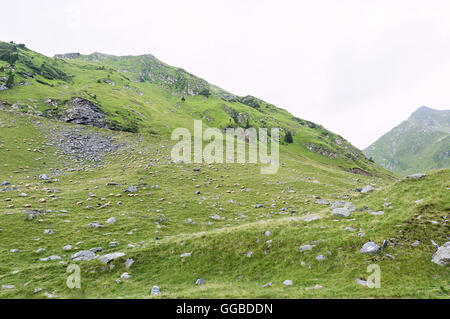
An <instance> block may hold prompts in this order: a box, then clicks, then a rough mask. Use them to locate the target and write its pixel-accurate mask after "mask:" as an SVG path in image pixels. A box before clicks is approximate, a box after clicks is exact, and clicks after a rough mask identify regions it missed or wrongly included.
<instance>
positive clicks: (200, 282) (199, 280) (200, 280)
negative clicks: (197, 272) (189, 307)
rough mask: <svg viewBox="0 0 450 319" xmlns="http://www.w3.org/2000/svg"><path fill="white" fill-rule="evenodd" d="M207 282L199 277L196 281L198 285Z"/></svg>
mask: <svg viewBox="0 0 450 319" xmlns="http://www.w3.org/2000/svg"><path fill="white" fill-rule="evenodd" d="M205 283H206V281H205V279H202V278H199V279H197V281H196V282H195V284H196V285H204V284H205Z"/></svg>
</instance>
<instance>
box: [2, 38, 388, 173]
mask: <svg viewBox="0 0 450 319" xmlns="http://www.w3.org/2000/svg"><path fill="white" fill-rule="evenodd" d="M0 86H1V88H2V90H0V108H4V109H16V110H21V111H23V112H26V113H28V114H35V115H40V116H44V117H48V118H61V117H64V116H63V115H64V113H65V112H66V110H67V109H68V108H70V106H71V103H72V101H73V98H75V97H78V98H82V99H84V100H87V101H89V102H90V103H92V104H93V105H95V106H96V107H98V108H99V109H100V110H101V111H102V112H104V114H105V116H106V118H107V119H108V126H109V127H111V128H113V129H118V130H123V131H129V132H141V133H151V134H155V135H158V136H161V137H168V136H169V134H170V133H171V132H172V130H173V129H174V128H177V127H186V128H192V126H193V119H202V120H203V122H204V126H210V127H217V128H221V129H223V128H226V127H236V126H240V127H255V128H258V127H266V128H272V127H279V128H281V129H282V130H283V131H284V132H283V133H282V135H284V134H285V133H286V132H287V131H289V132H291V133H292V134H293V136H294V143H293V146H294V147H293V148H292V150H293V151H294V152H295V153H296V154H299V155H302V156H304V157H307V158H310V159H313V160H314V161H318V162H320V163H323V164H329V165H334V166H335V167H338V168H340V169H342V170H346V171H352V172H355V173H361V174H370V175H378V176H381V175H384V176H388V175H391V174H390V173H389V172H387V171H385V170H383V169H381V168H380V167H379V166H377V165H375V164H374V163H372V162H370V161H369V160H368V159H367V158H366V157H365V156H364V154H363V153H362V152H361V151H359V150H358V149H356V148H355V147H353V146H352V145H351V144H350V143H349V142H347V141H346V140H345V139H343V138H342V137H340V136H338V135H336V134H334V133H332V132H330V131H328V130H326V129H325V128H323V127H322V126H320V125H317V124H315V123H312V122H309V121H305V120H302V119H298V118H296V117H294V116H293V115H292V114H290V113H289V112H287V111H285V110H283V109H280V108H277V107H275V106H274V105H272V104H269V103H266V102H264V101H262V100H260V99H257V98H255V97H252V96H246V97H239V96H236V95H233V94H231V93H229V92H226V91H224V90H222V89H220V88H218V87H216V86H214V85H211V84H209V83H208V82H206V81H205V80H203V79H200V78H198V77H195V76H194V75H192V74H190V73H188V72H186V71H184V70H183V69H180V68H175V67H171V66H168V65H166V64H164V63H163V62H161V61H159V60H157V59H156V58H155V57H153V56H152V55H142V56H123V57H117V56H110V55H105V54H101V53H94V54H91V55H79V54H66V55H58V56H56V58H48V57H45V56H43V55H41V54H38V53H36V52H33V51H31V50H29V49H27V48H26V47H25V46H23V45H15V44H10V43H3V42H1V43H0Z"/></svg>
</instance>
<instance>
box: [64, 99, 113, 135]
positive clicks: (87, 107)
mask: <svg viewBox="0 0 450 319" xmlns="http://www.w3.org/2000/svg"><path fill="white" fill-rule="evenodd" d="M59 120H61V121H64V122H68V123H74V124H81V125H90V126H95V127H100V128H111V126H110V125H109V123H108V121H107V120H106V117H105V114H104V112H103V111H102V110H100V109H99V108H98V107H97V106H96V105H95V104H94V103H92V102H91V101H89V100H86V99H83V98H79V97H74V98H72V99H71V100H70V102H69V108H68V109H67V110H66V111H65V112H64V113H63V114H62V115H61V116H60V117H59Z"/></svg>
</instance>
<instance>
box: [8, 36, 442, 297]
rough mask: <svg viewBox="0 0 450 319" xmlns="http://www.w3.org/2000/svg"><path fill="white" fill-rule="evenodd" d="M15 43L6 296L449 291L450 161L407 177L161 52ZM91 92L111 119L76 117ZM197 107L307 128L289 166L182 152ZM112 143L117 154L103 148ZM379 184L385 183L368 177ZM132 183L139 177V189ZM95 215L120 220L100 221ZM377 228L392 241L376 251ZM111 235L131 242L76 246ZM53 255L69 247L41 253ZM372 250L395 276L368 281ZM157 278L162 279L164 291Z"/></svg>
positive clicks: (212, 115) (218, 116) (212, 118)
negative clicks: (436, 258) (98, 154)
mask: <svg viewBox="0 0 450 319" xmlns="http://www.w3.org/2000/svg"><path fill="white" fill-rule="evenodd" d="M0 49H1V50H2V52H1V54H2V55H1V56H4V54H6V51H7V52H12V54H13V55H14V54H17V59H15V61H14V65H12V64H11V63H10V62H11V61H9V62H8V61H5V60H2V61H0V63H1V65H0V67H2V68H3V69H2V70H3V71H1V72H3V73H2V74H1V75H0V76H3V74H5V75H6V74H8V72H10V71H11V72H12V73H13V74H14V77H15V84H14V86H13V87H12V89H7V90H3V91H0V101H3V102H0V108H1V109H2V110H0V133H1V134H0V183H2V182H3V181H8V182H9V183H5V185H2V186H0V229H1V230H0V239H1V240H0V261H1V262H0V286H2V289H1V290H0V297H1V298H48V297H59V298H119V297H120V298H151V297H152V298H159V297H163V298H175V297H186V298H193V297H206V298H213V297H237V298H242V297H256V298H257V297H269V298H314V297H316V298H323V297H333V298H342V297H358V298H367V297H377V298H384V297H388V298H390V297H424V298H431V297H434V298H448V290H449V289H450V287H449V274H448V267H447V266H439V265H436V264H434V263H432V262H431V256H432V254H433V253H434V251H435V248H434V246H433V244H432V243H431V240H434V241H435V242H436V243H437V244H439V245H443V244H444V243H445V242H446V241H448V238H447V236H448V224H447V216H448V213H449V211H450V207H449V201H448V192H449V188H450V185H449V183H448V180H449V175H450V172H449V170H441V171H434V172H432V173H430V174H429V175H427V176H426V177H425V178H423V179H419V180H415V179H412V180H410V179H407V180H397V179H396V178H395V176H394V175H393V174H391V173H390V172H388V171H386V170H384V169H382V168H380V167H379V166H377V165H376V164H374V163H372V162H370V161H369V160H367V159H366V158H365V157H364V156H363V155H362V153H361V152H360V151H359V150H357V149H355V148H354V147H352V146H351V145H350V144H349V143H348V142H346V141H345V140H344V139H342V138H341V137H339V136H337V135H336V134H333V133H331V132H329V131H327V130H326V129H324V128H323V127H321V126H319V125H317V124H314V123H311V122H308V121H305V120H301V119H297V118H295V117H293V116H292V115H290V114H289V113H288V112H286V111H284V110H282V109H279V108H276V107H275V106H273V105H271V104H268V103H266V102H264V101H261V100H259V99H257V98H253V97H237V96H234V95H232V94H231V93H228V92H225V91H223V90H221V89H219V88H217V87H215V86H213V85H210V84H208V83H207V82H205V81H204V80H201V79H199V78H196V77H195V76H193V75H191V74H189V73H187V72H186V71H184V70H182V69H178V68H173V67H170V66H167V65H165V64H163V63H162V62H160V61H158V60H156V59H155V58H154V57H152V56H150V55H146V56H140V57H113V56H107V55H104V54H99V53H95V54H92V55H89V56H83V55H78V54H70V55H65V56H62V57H61V58H64V59H51V58H47V57H44V56H42V55H39V54H37V53H35V52H32V51H29V50H28V49H26V48H24V47H23V46H20V47H19V46H16V45H14V46H13V47H12V45H11V44H1V46H0ZM8 54H9V53H8ZM8 57H9V55H8ZM66 58H69V59H66ZM27 61H28V62H27ZM43 65H44V67H43V68H42V70H41V67H42V66H43ZM25 82H26V83H28V84H30V85H24V84H23V83H25ZM21 83H22V85H20V84H21ZM208 92H209V94H208ZM75 97H80V98H83V99H84V100H83V101H86V100H87V101H91V102H92V103H93V104H95V106H96V107H98V108H99V109H100V110H101V112H102V113H101V114H102V115H104V116H105V117H106V118H105V119H102V121H103V120H104V122H97V124H102V125H103V124H104V125H107V126H108V127H110V128H111V129H105V128H98V127H91V126H81V125H77V124H72V123H64V122H63V121H65V120H64V119H65V116H67V109H70V108H71V107H72V106H73V103H74V101H77V100H74V99H73V98H75ZM83 103H85V102H83ZM89 105H90V104H89ZM92 109H94V108H92ZM56 118H57V119H60V121H56V120H55V119H56ZM193 119H203V123H204V126H206V125H209V126H213V127H218V128H225V127H235V126H238V125H239V126H242V127H267V128H270V127H281V128H283V129H284V130H285V132H288V131H289V132H292V137H293V143H289V141H285V142H283V144H282V145H281V146H280V163H281V165H280V169H279V171H278V173H277V174H275V175H261V174H260V165H255V164H245V165H242V164H210V165H208V164H203V165H189V164H183V163H173V162H172V161H171V158H170V150H171V147H172V146H173V144H174V142H172V141H170V133H171V131H172V130H173V129H174V128H176V127H187V128H192V126H193ZM94 137H95V138H94ZM282 138H283V141H284V138H285V136H284V135H283V137H282ZM75 141H78V142H80V141H81V142H82V143H81V142H80V143H78V142H77V143H76V142H75ZM92 141H94V142H92ZM92 143H93V144H95V147H93V148H92V147H91V148H90V147H87V146H86V145H88V144H92ZM109 143H111V145H109ZM72 144H73V145H74V146H73V147H70V146H71V145H72ZM83 145H84V146H83ZM99 145H100V146H101V147H103V148H102V149H103V150H104V153H103V154H102V157H103V158H102V160H96V161H91V160H90V159H91V157H90V155H91V153H92V152H93V151H92V149H94V151H95V150H96V149H97V147H100V146H99ZM105 145H106V146H105ZM113 146H114V147H113ZM194 168H195V169H194ZM43 174H45V175H46V176H43ZM111 183H118V184H111ZM366 185H373V186H374V187H375V188H376V190H375V191H374V192H372V193H369V194H362V193H360V192H358V191H356V189H357V188H358V187H364V186H366ZM130 186H138V188H137V190H132V191H131V192H125V190H126V189H127V188H128V187H130ZM319 197H320V198H321V199H323V200H325V201H326V203H323V202H321V201H319ZM338 200H344V201H351V202H353V203H354V205H355V208H356V210H355V211H353V212H352V213H351V216H350V217H348V218H343V217H338V216H335V215H332V214H331V207H330V205H328V203H329V202H335V201H338ZM366 206H367V207H366ZM380 210H383V211H384V212H385V213H384V214H383V215H372V214H371V213H370V212H373V211H380ZM30 211H34V213H33V214H34V216H33V218H30ZM313 215H317V216H318V219H316V220H312V221H306V220H308V218H311V217H312V216H313ZM419 216H420V217H419ZM111 217H114V218H115V219H116V222H115V223H106V221H107V220H108V219H110V218H111ZM305 218H306V220H305ZM94 222H98V223H99V224H101V225H103V226H104V227H101V228H95V227H88V225H92V223H94ZM48 230H51V231H48ZM267 231H269V232H270V233H267V234H266V232H267ZM52 232H53V234H51V233H52ZM369 240H372V241H374V242H376V243H377V244H378V245H381V243H382V242H383V240H388V241H389V244H388V245H387V247H386V248H385V249H383V250H382V251H381V252H380V253H379V254H377V255H374V256H369V255H366V254H362V253H360V252H359V250H360V248H361V246H362V245H363V244H364V243H366V242H368V241H369ZM415 241H419V242H420V244H419V245H418V246H416V247H413V246H411V243H414V242H415ZM312 242H313V243H314V247H313V248H312V249H311V250H308V251H304V252H302V253H300V252H299V247H300V246H301V245H305V244H310V243H312ZM67 245H71V246H72V247H65V246H67ZM63 247H65V248H66V249H65V250H64V249H63ZM95 247H101V248H102V250H101V251H99V252H97V254H99V255H104V254H107V253H112V252H123V253H124V254H125V256H124V257H122V258H119V259H116V260H113V261H111V262H110V263H109V264H108V265H105V264H103V263H101V262H100V261H99V260H90V261H72V260H71V256H72V254H74V253H76V252H78V251H80V250H88V249H91V248H95ZM42 249H44V250H42ZM16 250H17V251H16ZM185 253H191V255H189V256H186V257H181V256H182V255H183V254H185ZM319 255H323V256H325V259H323V260H317V259H316V257H317V256H319ZM388 255H392V256H394V257H395V259H392V258H390V257H389V256H388ZM49 256H58V257H60V258H61V259H56V260H49V261H42V260H40V259H41V258H46V257H49ZM127 259H133V261H134V263H133V264H132V265H131V266H130V267H129V268H126V266H125V261H126V260H127ZM70 264H77V265H79V266H80V267H81V289H69V288H68V287H67V286H66V280H67V276H68V275H69V274H68V273H67V272H66V271H67V266H68V265H70ZM370 264H377V265H379V266H380V268H381V288H379V289H370V288H368V287H366V286H362V285H360V284H357V283H356V282H355V278H361V279H366V278H367V276H368V275H369V274H368V273H367V272H366V269H367V266H368V265H370ZM124 272H127V273H128V274H129V276H130V278H128V279H123V278H122V279H120V277H121V276H122V274H123V273H124ZM198 278H203V279H205V280H206V283H205V284H203V285H199V286H197V285H195V282H196V280H197V279H198ZM118 279H120V282H119V283H117V282H116V281H117V280H118ZM285 280H292V281H293V284H292V285H291V286H285V285H283V281H285ZM269 282H271V283H272V286H270V287H266V288H263V287H262V285H264V284H267V283H269ZM154 285H157V286H159V287H160V288H161V293H162V294H161V295H157V296H154V295H150V290H151V288H152V286H154ZM3 286H5V288H3ZM313 287H314V289H311V288H313Z"/></svg>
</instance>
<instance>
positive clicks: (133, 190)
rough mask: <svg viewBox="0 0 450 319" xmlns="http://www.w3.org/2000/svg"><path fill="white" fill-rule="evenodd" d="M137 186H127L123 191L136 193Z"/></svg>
mask: <svg viewBox="0 0 450 319" xmlns="http://www.w3.org/2000/svg"><path fill="white" fill-rule="evenodd" d="M138 188H139V186H128V188H127V189H126V190H125V193H136V192H137V191H138Z"/></svg>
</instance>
